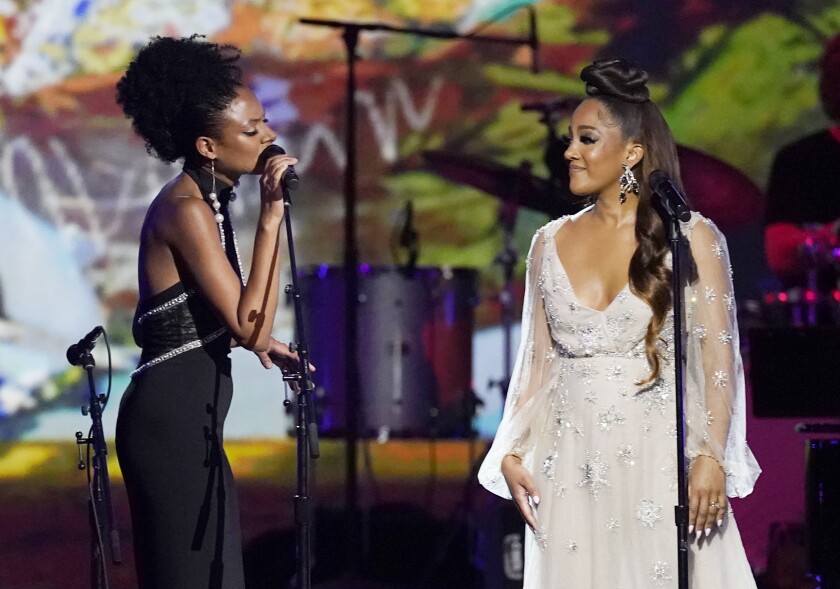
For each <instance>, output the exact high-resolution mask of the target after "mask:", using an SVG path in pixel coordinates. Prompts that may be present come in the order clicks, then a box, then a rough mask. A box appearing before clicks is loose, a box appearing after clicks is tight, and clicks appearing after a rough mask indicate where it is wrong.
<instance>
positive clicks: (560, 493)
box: [554, 483, 569, 499]
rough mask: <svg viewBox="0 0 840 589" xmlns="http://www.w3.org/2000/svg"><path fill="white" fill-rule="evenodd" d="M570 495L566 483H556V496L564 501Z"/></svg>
mask: <svg viewBox="0 0 840 589" xmlns="http://www.w3.org/2000/svg"><path fill="white" fill-rule="evenodd" d="M568 493H569V487H567V486H566V485H565V484H564V483H555V485H554V496H555V497H558V498H560V499H562V498H563V497H565V496H566V495H568Z"/></svg>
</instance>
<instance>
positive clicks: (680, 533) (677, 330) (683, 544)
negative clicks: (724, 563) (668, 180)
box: [660, 197, 688, 589]
mask: <svg viewBox="0 0 840 589" xmlns="http://www.w3.org/2000/svg"><path fill="white" fill-rule="evenodd" d="M660 198H661V201H662V208H663V210H664V211H665V212H666V215H665V217H666V219H665V220H666V222H667V225H668V240H669V241H670V245H671V260H672V263H671V291H672V293H673V294H672V297H673V307H672V308H673V309H674V358H675V363H676V366H675V367H674V381H675V382H674V386H675V397H674V399H675V406H676V426H677V428H676V429H677V505H676V506H675V507H674V520H675V523H676V526H677V580H678V587H679V589H688V485H687V483H686V480H687V473H686V465H685V458H684V456H685V414H684V412H683V406H684V404H685V401H684V396H685V395H684V393H685V374H684V368H685V356H684V351H683V314H684V311H685V307H684V305H685V301H684V300H683V298H684V297H683V286H684V284H685V282H684V280H683V268H682V261H683V254H684V253H688V250H687V248H685V247H684V246H685V238H684V236H683V234H682V230H681V228H680V213H678V212H677V211H676V210H675V209H674V208H673V207H672V206H671V204H670V203H669V201H668V199H667V198H664V197H660Z"/></svg>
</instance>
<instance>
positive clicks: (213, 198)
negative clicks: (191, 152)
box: [207, 160, 227, 251]
mask: <svg viewBox="0 0 840 589" xmlns="http://www.w3.org/2000/svg"><path fill="white" fill-rule="evenodd" d="M210 176H211V177H212V179H213V184H212V187H211V188H210V194H208V195H207V197H208V198H209V199H210V206H211V207H213V213H214V215H213V217H214V218H215V219H216V223H217V224H218V225H219V240H220V241H221V242H222V250H224V251H227V250H226V249H225V230H224V228H223V227H222V223H224V221H225V216H224V215H223V214H222V213H220V212H219V210H220V209H221V208H222V203H220V202H219V195H218V194H216V162H215V161H214V160H210Z"/></svg>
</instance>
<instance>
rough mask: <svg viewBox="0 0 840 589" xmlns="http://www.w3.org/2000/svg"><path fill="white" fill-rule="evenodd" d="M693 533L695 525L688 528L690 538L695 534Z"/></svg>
mask: <svg viewBox="0 0 840 589" xmlns="http://www.w3.org/2000/svg"><path fill="white" fill-rule="evenodd" d="M693 531H694V524H691V525H690V526H688V535H689V536H690V535H691V532H693Z"/></svg>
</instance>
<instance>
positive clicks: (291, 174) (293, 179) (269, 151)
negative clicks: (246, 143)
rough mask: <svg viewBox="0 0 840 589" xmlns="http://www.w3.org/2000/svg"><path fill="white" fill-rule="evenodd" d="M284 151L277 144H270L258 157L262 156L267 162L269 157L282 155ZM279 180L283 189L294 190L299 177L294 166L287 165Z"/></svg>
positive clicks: (297, 184) (298, 183)
mask: <svg viewBox="0 0 840 589" xmlns="http://www.w3.org/2000/svg"><path fill="white" fill-rule="evenodd" d="M285 153H286V150H285V149H283V148H282V147H280V146H279V145H276V144H271V145H269V146H268V147H266V148H265V151H263V152H262V154H261V155H260V157H261V158H263V161H264V162H267V161H268V160H269V159H270V158H273V157H274V156H276V155H284V154H285ZM281 182H282V183H283V189H284V190H296V189H297V187H298V186H300V179H299V178H298V175H297V173H296V172H295V168H294V166H289V167H288V168H287V169H286V171H285V172H284V173H283V178H281Z"/></svg>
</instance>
